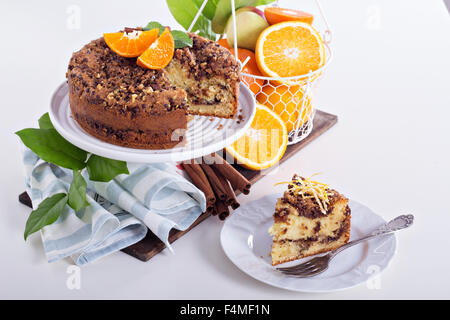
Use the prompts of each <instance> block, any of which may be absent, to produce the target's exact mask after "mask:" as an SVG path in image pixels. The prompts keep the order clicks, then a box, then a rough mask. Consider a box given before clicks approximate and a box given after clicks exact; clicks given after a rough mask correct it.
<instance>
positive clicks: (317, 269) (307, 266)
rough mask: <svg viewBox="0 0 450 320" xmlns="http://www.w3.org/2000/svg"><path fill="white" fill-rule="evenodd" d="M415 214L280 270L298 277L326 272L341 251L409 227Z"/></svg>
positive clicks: (403, 216)
mask: <svg viewBox="0 0 450 320" xmlns="http://www.w3.org/2000/svg"><path fill="white" fill-rule="evenodd" d="M413 221H414V216H413V215H411V214H409V215H401V216H398V217H397V218H395V219H393V220H391V221H389V222H388V223H386V224H384V225H382V226H381V227H380V228H378V229H376V230H375V231H373V232H372V233H371V234H370V235H368V236H365V237H363V238H361V239H357V240H353V241H350V242H348V243H347V244H345V245H343V246H342V247H340V248H337V249H335V250H333V251H330V252H328V253H327V254H325V255H323V256H320V257H315V258H312V259H311V260H308V261H306V262H304V263H301V264H299V265H296V266H292V267H287V268H277V270H278V271H280V272H282V273H283V274H285V275H288V276H291V277H297V278H306V277H312V276H316V275H318V274H319V273H322V272H324V271H325V270H327V269H328V266H329V263H330V261H331V259H333V258H334V257H335V256H336V255H337V254H338V253H339V252H342V251H343V250H345V249H347V248H349V247H352V246H354V245H355V244H358V243H361V242H364V241H367V240H370V239H373V238H376V237H381V236H384V235H387V234H390V233H393V232H395V231H398V230H401V229H405V228H408V227H409V226H411V225H412V224H413Z"/></svg>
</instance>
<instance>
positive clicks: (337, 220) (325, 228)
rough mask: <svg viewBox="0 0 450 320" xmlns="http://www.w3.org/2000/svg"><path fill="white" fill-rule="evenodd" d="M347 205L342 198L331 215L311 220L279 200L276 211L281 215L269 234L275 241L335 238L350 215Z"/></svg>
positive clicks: (334, 206) (346, 201)
mask: <svg viewBox="0 0 450 320" xmlns="http://www.w3.org/2000/svg"><path fill="white" fill-rule="evenodd" d="M347 203H348V200H347V199H346V198H341V199H339V200H338V201H336V203H335V204H334V205H333V210H332V211H331V212H330V213H329V214H327V215H324V216H321V217H318V218H310V217H305V216H302V215H301V212H299V210H298V209H297V208H295V207H294V206H292V205H291V204H289V203H286V202H284V201H283V199H282V198H281V199H278V201H277V204H276V207H275V211H276V212H281V215H279V217H277V218H276V219H275V222H274V224H273V226H272V227H271V228H270V230H269V232H270V234H272V235H273V236H274V238H273V239H274V241H279V240H306V239H310V238H313V237H314V238H318V239H320V240H322V239H327V238H328V237H335V236H336V234H337V233H338V232H339V231H340V229H341V228H342V225H343V223H344V221H345V219H346V218H347V216H348V215H350V212H349V208H348V207H347Z"/></svg>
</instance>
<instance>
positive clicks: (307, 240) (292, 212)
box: [269, 175, 351, 265]
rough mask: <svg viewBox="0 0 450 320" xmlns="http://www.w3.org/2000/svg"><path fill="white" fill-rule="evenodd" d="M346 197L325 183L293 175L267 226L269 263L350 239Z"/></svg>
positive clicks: (326, 248) (303, 254) (293, 258)
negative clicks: (270, 258) (269, 224)
mask: <svg viewBox="0 0 450 320" xmlns="http://www.w3.org/2000/svg"><path fill="white" fill-rule="evenodd" d="M350 217H351V215H350V208H349V206H348V199H347V198H346V197H344V196H343V195H341V194H340V193H339V192H337V191H336V190H333V189H330V188H329V187H328V185H326V184H323V183H320V182H317V181H313V180H311V179H305V178H303V177H299V176H297V175H294V177H293V178H292V181H290V182H288V189H287V190H286V191H285V192H284V194H283V196H282V197H281V198H279V199H278V201H277V203H276V206H275V213H274V214H273V218H274V223H273V225H272V227H271V228H270V229H269V233H270V234H271V235H272V236H273V244H272V251H271V256H272V265H277V264H280V263H284V262H288V261H292V260H296V259H300V258H304V257H308V256H311V255H314V254H318V253H322V252H326V251H331V250H334V249H337V248H339V247H340V246H342V245H344V244H345V243H347V242H348V240H349V238H350Z"/></svg>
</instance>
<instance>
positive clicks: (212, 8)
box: [194, 0, 219, 20]
mask: <svg viewBox="0 0 450 320" xmlns="http://www.w3.org/2000/svg"><path fill="white" fill-rule="evenodd" d="M194 3H195V5H196V6H197V7H198V8H200V7H201V5H202V3H203V0H194ZM217 3H219V0H208V3H207V4H206V6H205V8H203V11H202V14H203V15H204V16H205V17H206V18H208V19H209V20H212V18H213V17H214V14H215V13H216V8H217Z"/></svg>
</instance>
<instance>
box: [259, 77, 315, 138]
mask: <svg viewBox="0 0 450 320" xmlns="http://www.w3.org/2000/svg"><path fill="white" fill-rule="evenodd" d="M303 97H305V103H304V104H303ZM256 100H257V101H258V102H259V103H261V104H264V105H265V106H267V107H269V108H270V109H272V110H273V111H275V112H276V113H277V114H278V115H279V116H280V117H281V119H283V121H284V122H285V123H286V128H287V131H288V132H290V131H292V130H294V129H295V128H296V127H297V122H298V121H300V123H299V124H298V128H301V126H302V125H303V124H304V123H305V122H306V121H308V119H309V117H310V116H311V112H312V102H311V97H310V96H309V95H306V96H305V94H304V91H303V89H302V88H301V86H299V85H291V86H287V85H283V84H277V83H274V82H269V83H268V84H267V85H265V86H264V87H263V88H262V90H261V92H260V93H259V94H258V95H257V96H256ZM302 106H303V108H302Z"/></svg>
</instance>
